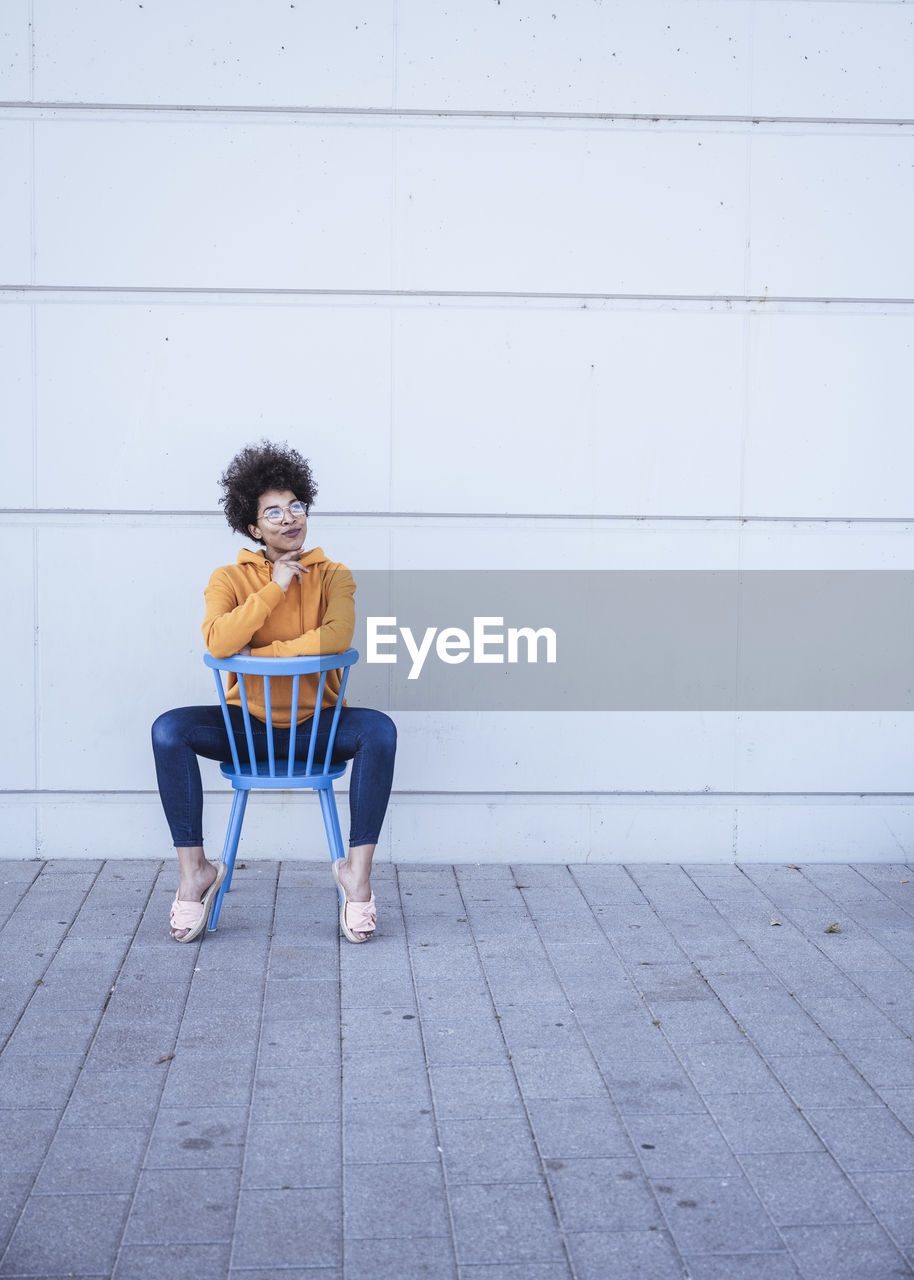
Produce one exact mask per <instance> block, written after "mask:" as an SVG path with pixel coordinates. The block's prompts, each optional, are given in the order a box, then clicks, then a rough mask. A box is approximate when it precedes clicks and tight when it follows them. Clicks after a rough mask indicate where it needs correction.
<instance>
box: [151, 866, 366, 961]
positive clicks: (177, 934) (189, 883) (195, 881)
mask: <svg viewBox="0 0 914 1280" xmlns="http://www.w3.org/2000/svg"><path fill="white" fill-rule="evenodd" d="M218 874H219V869H218V868H217V867H214V866H213V864H212V863H211V862H204V863H203V866H202V867H201V868H200V870H199V871H192V872H189V873H188V874H187V875H186V876H183V875H182V877H181V882H180V884H179V885H178V895H177V896H178V901H179V902H202V901H203V895H204V894H205V893H206V891H207V889H209V888H210V886H211V885H212V883H213V881H214V880H215V879H216V876H217V875H218ZM347 892H348V890H347ZM170 932H171V936H172V937H173V938H174V939H175V941H176V942H180V940H181V939H182V938H183V937H184V935H185V934H187V933H190V930H189V929H177V930H176V929H172V930H171V931H170Z"/></svg>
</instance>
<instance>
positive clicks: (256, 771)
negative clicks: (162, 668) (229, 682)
mask: <svg viewBox="0 0 914 1280" xmlns="http://www.w3.org/2000/svg"><path fill="white" fill-rule="evenodd" d="M358 660H359V654H358V650H356V649H347V650H346V652H345V653H325V654H321V655H320V656H318V657H313V658H247V657H244V658H243V657H241V656H240V655H238V654H235V655H234V656H233V657H231V658H214V657H213V656H212V655H211V654H209V653H205V654H204V655H203V661H204V662H205V663H206V665H207V666H208V667H212V668H213V675H214V677H215V680H216V688H217V689H218V691H219V702H220V705H221V706H222V716H223V719H224V720H225V728H226V732H227V733H228V739H229V745H230V746H231V750H232V764H233V766H234V769H235V772H236V773H237V774H241V773H243V772H245V770H243V769H242V766H241V761H240V759H239V756H238V744H237V742H236V741H235V730H234V726H233V725H232V720H231V716H230V715H229V708H228V702H227V701H226V696H225V686H224V684H223V678H222V675H221V673H222V672H233V673H234V674H235V676H236V678H237V681H238V691H239V696H240V699H241V714H242V716H243V718H244V734H245V741H246V744H247V751H248V760H249V761H250V774H251V775H252V776H253V777H255V778H259V777H261V776H263V777H269V778H278V777H287V778H290V779H293V778H299V779H300V778H302V777H304V778H310V777H313V776H315V775H318V774H320V775H326V773H327V771H328V769H329V768H330V757H331V755H332V753H333V743H334V740H335V738H336V727H337V724H338V723H339V718H340V709H341V708H342V705H343V696H344V694H345V692H346V682H347V681H348V679H349V668H350V667H351V666H353V664H354V663H356V662H358ZM328 671H340V672H341V675H340V691H339V694H338V695H337V700H336V706H335V707H334V708H333V718H332V720H331V723H330V737H329V739H328V742H327V749H326V751H325V752H324V760H323V763H321V762H320V761H318V763H317V765H316V766H315V763H314V749H315V745H316V742H317V730H318V719H319V712H320V709H321V702H322V701H323V697H324V684H325V682H326V679H327V672H328ZM318 673H319V674H320V679H319V680H318V684H317V693H316V695H315V698H314V705H313V707H311V706H310V703H309V704H308V710H307V712H306V714H305V718H306V717H307V716H308V715H311V716H313V720H312V722H311V736H310V739H309V742H308V760H307V765H306V768H305V772H304V774H302V773H301V767H300V766H299V769H298V770H296V767H295V743H296V736H297V729H298V725H297V721H298V719H299V696H298V690H299V679H300V677H301V676H303V675H315V674H318ZM246 675H248V676H259V677H260V678H261V679H262V680H263V694H264V711H265V716H264V722H265V724H266V729H267V759H266V760H263V759H261V760H259V761H258V760H257V758H256V756H255V753H254V735H253V730H252V727H251V713H250V710H249V708H248V695H247V690H246V689H245V684H244V677H245V676H246ZM277 676H279V677H284V678H286V679H288V678H289V677H290V676H291V678H292V698H291V726H290V728H289V741H288V749H287V751H286V752H285V753H284V754H285V757H286V758H285V760H283V759H280V760H279V763H278V766H277V753H276V749H275V739H274V728H273V711H272V697H271V692H270V683H271V681H272V680H273V679H275V678H276V677H277ZM277 767H278V769H279V772H277Z"/></svg>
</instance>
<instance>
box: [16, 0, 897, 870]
mask: <svg viewBox="0 0 914 1280" xmlns="http://www.w3.org/2000/svg"><path fill="white" fill-rule="evenodd" d="M0 42H2V48H3V54H2V59H0V62H2V65H0V97H2V99H3V102H4V104H5V105H3V106H2V107H0V163H2V172H3V173H4V178H5V195H4V199H3V201H2V202H0V280H2V282H3V283H4V286H5V287H3V288H2V290H0V303H2V305H0V351H2V356H0V359H2V369H0V386H2V387H3V388H4V401H5V415H4V416H5V424H4V432H3V450H4V457H3V465H2V468H0V507H2V512H0V521H2V524H3V526H4V530H3V531H4V537H5V546H6V549H7V554H8V569H9V573H10V577H11V579H12V581H11V586H8V588H7V594H6V599H7V600H8V601H9V602H10V605H11V607H10V608H9V610H8V616H7V620H6V628H5V630H6V639H7V645H8V648H9V651H10V653H11V654H12V655H13V657H14V664H12V669H13V671H14V676H13V680H12V691H11V702H10V706H9V709H8V717H9V724H10V726H12V728H13V729H14V732H13V733H11V734H6V735H4V739H3V748H2V750H3V752H4V758H3V760H2V762H0V763H2V780H3V787H4V795H3V804H4V814H3V830H2V835H0V853H2V854H3V855H5V856H9V857H29V856H34V855H35V854H36V853H38V854H40V855H42V856H53V857H67V856H80V855H84V854H85V853H87V852H89V853H96V854H102V855H107V856H116V855H118V854H142V855H164V854H166V853H167V851H168V837H167V830H166V827H165V824H164V821H163V819H162V817H161V814H160V811H159V807H158V801H157V797H156V795H155V792H154V789H153V788H154V780H153V774H152V763H151V758H150V752H149V747H148V725H149V723H150V722H151V720H152V719H153V718H154V716H155V715H156V714H158V712H159V711H161V710H163V709H165V708H166V707H168V706H172V705H179V704H182V703H185V702H189V701H200V700H209V697H210V683H209V674H208V673H207V672H204V671H203V670H202V669H201V664H200V661H199V653H200V634H199V623H200V616H201V611H202V608H201V606H202V587H203V584H204V582H205V580H206V578H207V576H208V574H209V571H210V570H211V568H212V567H213V566H214V565H216V564H219V563H224V562H227V561H229V560H232V559H234V556H235V553H236V550H237V546H238V541H237V539H235V538H234V537H233V535H231V534H230V533H229V532H228V531H227V529H226V527H225V524H224V522H223V520H222V517H221V515H220V514H219V512H218V510H217V507H216V502H217V498H218V489H217V485H216V480H217V476H218V474H219V472H220V471H221V469H222V467H223V466H224V464H225V462H226V461H227V460H228V459H229V458H230V457H231V455H232V453H233V452H234V451H235V449H236V448H238V447H239V446H240V445H241V444H243V443H246V442H248V441H249V440H251V439H255V438H257V437H259V436H260V435H267V436H269V437H272V438H279V439H281V438H287V437H288V438H289V439H291V440H293V441H294V442H295V443H296V444H297V445H298V446H299V447H300V448H302V449H303V451H304V452H306V453H307V454H308V455H309V456H310V458H311V459H312V462H313V465H314V467H315V471H316V474H317V477H318V480H319V483H320V503H319V506H318V508H317V509H316V511H315V513H314V517H313V521H312V530H313V541H314V542H315V543H320V544H321V545H323V546H324V547H325V549H326V550H327V551H328V552H329V553H330V554H331V555H332V556H333V557H334V558H337V559H340V560H343V561H345V562H346V563H348V564H350V565H351V566H352V567H353V568H354V569H356V570H358V569H362V570H368V569H387V568H390V569H404V568H432V569H447V568H467V567H472V566H474V565H480V564H485V566H486V567H489V568H516V569H537V568H561V567H563V566H567V565H573V566H575V567H577V568H585V567H593V568H613V569H626V568H631V569H642V568H694V569H708V568H727V569H738V568H743V569H751V568H767V569H772V568H773V569H799V568H834V569H846V568H851V569H868V568H880V569H893V570H901V569H911V568H912V567H914V551H912V540H911V532H912V525H914V512H912V502H911V496H910V495H911V475H912V470H914V467H912V464H914V443H912V440H914V437H912V433H911V430H910V425H909V416H910V413H909V405H910V401H911V389H910V382H911V374H910V370H911V367H912V346H914V259H912V257H911V254H910V249H909V239H910V235H909V227H910V223H911V216H912V204H914V201H912V196H914V167H912V165H911V134H912V116H914V112H912V109H911V99H910V67H911V65H912V61H914V8H912V6H910V5H906V4H904V3H873V2H869V0H860V2H859V3H858V2H854V0H851V2H845V0H780V2H779V0H743V2H740V0H675V2H674V0H572V2H570V3H568V2H566V3H561V4H559V3H556V0H550V3H549V4H545V3H534V2H531V0H523V2H520V0H518V2H517V3H515V2H513V0H501V3H495V0H464V2H463V3H461V4H459V5H455V4H444V3H441V2H440V0H390V3H387V4H382V3H373V4H366V3H364V0H335V3H333V4H332V5H327V4H319V3H317V2H316V0H296V3H295V4H294V5H291V4H289V3H288V0H286V2H285V3H278V2H277V3H274V2H272V0H269V2H268V0H262V2H261V3H259V4H258V5H256V6H252V5H244V4H241V3H239V2H238V0H231V2H229V3H227V2H226V0H198V2H196V3H194V4H193V5H187V4H186V3H183V0H146V2H145V3H144V4H143V5H142V6H140V5H138V4H135V3H126V2H124V0H92V3H88V0H86V2H85V3H82V4H80V3H78V2H73V3H69V4H67V5H64V4H62V3H59V2H57V0H53V2H51V0H48V2H47V3H41V4H39V3H34V0H32V2H30V0H8V3H7V4H6V5H5V6H4V8H3V12H2V14H0ZM398 721H399V726H400V756H399V762H398V769H397V777H396V782H395V788H396V789H395V794H394V797H393V803H392V807H391V811H390V818H389V822H388V824H387V828H386V831H385V835H384V838H383V839H384V843H383V845H382V850H381V852H382V856H385V857H393V858H396V859H397V860H400V861H408V860H412V859H423V858H425V859H432V860H435V861H439V860H447V859H470V860H483V859H505V860H518V859H522V858H523V859H536V858H542V859H547V860H552V859H560V860H581V859H584V858H593V859H619V860H629V859H630V860H634V859H645V858H657V859H661V860H693V859H697V860H702V861H714V860H729V859H733V858H744V859H769V858H770V859H776V860H788V861H795V860H801V859H843V858H848V859H872V858H887V859H900V858H902V857H910V855H911V848H912V843H914V806H912V804H911V795H910V791H911V778H912V776H914V771H912V766H914V747H912V732H911V730H912V725H911V718H910V716H908V715H904V714H900V713H899V714H890V713H871V714H865V713H837V712H835V713H830V714H817V715H813V714H801V713H794V714H792V715H788V714H786V713H785V714H775V713H765V714H762V713H756V714H736V713H732V714H724V713H713V714H712V713H704V714H702V713H684V712H683V713H672V712H669V713H657V712H655V713H650V714H634V713H624V714H623V713H574V714H568V715H562V714H558V713H551V714H548V715H542V714H541V715H534V714H532V713H527V714H521V713H512V714H502V715H494V714H489V715H482V714H474V713H469V712H467V713H463V714H459V715H450V716H445V715H431V714H422V715H420V714H418V713H410V714H404V715H401V716H399V717H398ZM566 757H567V758H568V759H569V760H570V763H567V764H563V763H561V762H562V761H563V760H564V759H565V758H566ZM206 776H207V779H208V785H209V786H211V787H212V788H213V794H212V796H211V798H210V802H209V810H208V814H209V821H208V826H207V830H208V833H209V834H210V838H211V840H210V842H211V846H212V851H213V852H215V850H216V849H217V848H218V845H219V841H220V840H221V832H222V829H223V822H224V818H225V815H226V812H227V810H226V797H225V793H224V790H223V788H222V786H221V782H220V780H219V779H218V778H217V776H216V775H215V771H214V769H212V768H210V767H209V766H207V774H206ZM291 803H295V810H294V813H293V812H292V810H291V808H290V804H291ZM316 810H317V806H316V805H311V806H309V805H307V803H305V802H303V801H301V799H300V798H297V799H294V800H293V801H289V800H283V799H282V798H277V797H267V796H258V797H257V800H256V802H255V805H254V806H252V808H251V809H250V810H249V816H248V819H247V822H246V846H247V847H246V856H248V857H253V856H257V854H258V852H259V853H263V854H271V855H275V854H276V853H280V854H282V856H286V857H290V856H291V857H294V856H305V857H315V856H319V857H323V856H324V849H323V836H322V831H321V827H320V820H319V817H318V816H317V813H316ZM312 811H313V812H312Z"/></svg>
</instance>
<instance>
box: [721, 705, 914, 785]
mask: <svg viewBox="0 0 914 1280" xmlns="http://www.w3.org/2000/svg"><path fill="white" fill-rule="evenodd" d="M734 747H735V752H734V775H735V777H734V780H735V786H734V790H736V791H756V792H767V793H769V794H772V795H773V794H776V793H778V792H791V791H793V792H810V793H811V792H832V793H837V792H857V793H858V794H859V793H863V792H879V791H894V792H907V791H910V789H911V779H912V777H914V715H912V713H911V712H894V713H892V712H885V711H831V712H820V713H818V714H817V715H809V714H804V713H803V712H786V711H779V712H745V711H744V712H741V713H740V715H739V717H738V720H737V724H736V726H735V733H734Z"/></svg>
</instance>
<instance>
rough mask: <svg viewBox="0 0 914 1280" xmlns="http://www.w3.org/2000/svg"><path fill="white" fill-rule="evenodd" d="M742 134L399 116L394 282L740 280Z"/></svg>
mask: <svg viewBox="0 0 914 1280" xmlns="http://www.w3.org/2000/svg"><path fill="white" fill-rule="evenodd" d="M746 148H747V138H746V137H745V136H744V135H741V134H738V133H737V134H725V133H717V132H703V131H702V130H701V129H695V130H692V129H688V130H684V131H681V132H677V131H670V130H668V129H664V128H663V127H662V126H656V127H654V128H649V127H641V128H627V127H625V126H621V125H620V126H615V127H610V126H606V125H598V126H593V127H583V126H582V127H574V128H571V127H567V126H561V127H559V126H551V127H547V126H538V127H534V126H528V125H513V126H510V127H505V126H501V125H498V126H496V125H493V124H491V123H489V124H485V123H482V122H480V123H479V124H478V125H475V126H469V125H464V126H463V127H461V128H459V129H458V128H455V127H453V125H450V126H446V127H435V126H431V125H423V126H421V127H420V126H418V125H416V126H414V127H411V128H408V129H401V130H400V133H399V136H398V141H397V207H398V214H397V222H396V237H397V238H396V248H395V257H396V272H395V280H396V285H397V287H398V288H403V289H447V290H459V291H464V290H481V291H483V292H490V291H491V292H503V291H515V292H521V293H542V292H545V293H554V292H558V293H577V292H582V293H616V292H618V293H648V294H653V293H659V294H718V293H728V292H731V293H742V292H743V259H744V249H745V198H746Z"/></svg>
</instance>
